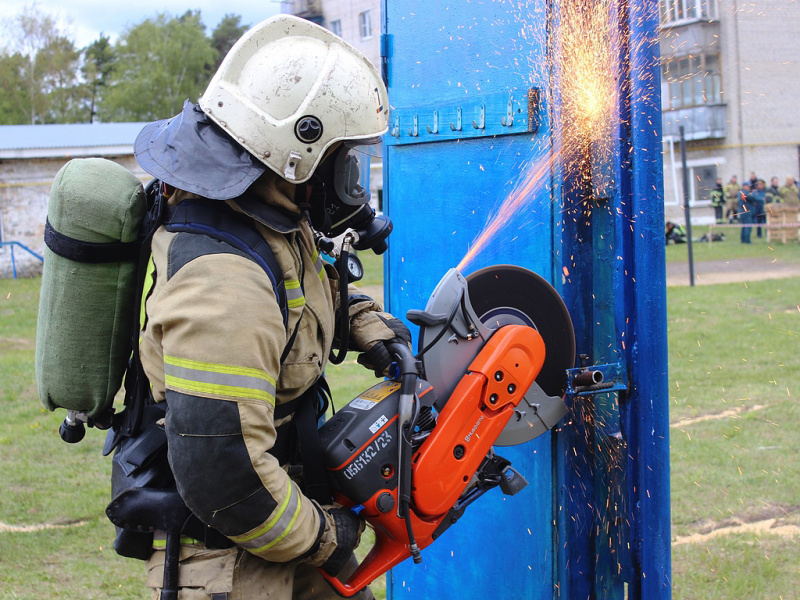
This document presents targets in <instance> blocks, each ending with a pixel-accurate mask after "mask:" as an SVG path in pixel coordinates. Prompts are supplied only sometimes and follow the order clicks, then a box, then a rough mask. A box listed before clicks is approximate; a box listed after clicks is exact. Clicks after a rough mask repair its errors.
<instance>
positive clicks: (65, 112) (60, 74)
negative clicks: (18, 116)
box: [36, 36, 86, 123]
mask: <svg viewBox="0 0 800 600" xmlns="http://www.w3.org/2000/svg"><path fill="white" fill-rule="evenodd" d="M80 56H81V53H80V51H78V50H77V49H76V48H75V44H74V43H73V42H72V40H69V39H67V38H65V37H62V36H58V37H56V38H54V39H52V40H50V41H49V42H48V43H47V45H46V46H45V47H44V48H42V49H41V50H39V52H38V54H37V57H36V62H37V64H38V65H39V66H40V68H41V69H40V73H41V88H40V91H41V92H42V94H43V96H44V98H45V103H44V106H43V107H42V108H43V110H42V115H41V120H42V121H43V122H45V123H75V122H78V121H81V120H82V119H81V117H82V116H83V115H82V114H81V107H82V105H83V104H84V100H85V97H86V90H85V87H84V86H82V85H81V83H80V81H79V80H78V73H79V65H80Z"/></svg>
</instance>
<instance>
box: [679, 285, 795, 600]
mask: <svg viewBox="0 0 800 600" xmlns="http://www.w3.org/2000/svg"><path fill="white" fill-rule="evenodd" d="M667 296H668V327H669V332H668V335H669V344H670V351H669V354H670V409H671V410H670V413H671V414H670V422H671V423H672V427H671V429H670V436H671V441H670V446H671V473H672V475H671V485H672V495H671V498H672V502H671V504H672V523H673V537H674V536H688V535H691V534H698V533H700V534H703V533H707V532H709V531H711V530H713V529H715V528H718V527H723V526H726V525H732V524H733V525H736V524H741V523H752V522H757V521H764V520H767V519H770V518H775V517H777V518H779V519H781V520H787V519H788V520H789V521H791V522H794V523H795V524H796V523H797V522H798V521H800V512H799V511H800V461H798V460H797V458H796V456H797V428H798V425H800V404H798V397H799V396H800V386H798V384H797V381H798V377H797V374H798V372H800V353H798V351H797V350H798V349H800V306H798V301H800V278H793V279H779V280H770V281H760V282H754V283H748V284H744V283H741V284H726V285H715V286H702V287H695V288H690V287H671V288H669V289H668V293H667ZM689 419H694V420H693V421H690V420H689ZM703 419H704V420H703ZM798 537H800V536H798V535H797V534H795V535H794V537H785V536H780V535H776V534H774V533H770V531H769V530H767V531H762V532H755V533H745V532H743V533H732V534H728V535H724V536H720V537H717V538H713V539H709V540H702V541H697V542H694V543H690V544H686V545H679V546H676V547H675V551H674V555H673V581H674V586H675V587H674V595H673V597H674V598H676V599H682V598H685V599H690V598H691V599H694V598H698V597H703V598H720V599H722V598H725V599H728V598H748V599H751V598H759V599H760V598H765V599H766V598H784V599H786V598H796V597H798V596H797V595H794V594H797V592H796V591H795V590H798V589H800V571H799V570H798V565H800V549H798V546H797V543H798ZM700 592H702V593H700Z"/></svg>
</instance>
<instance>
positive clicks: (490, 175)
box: [384, 2, 554, 600]
mask: <svg viewBox="0 0 800 600" xmlns="http://www.w3.org/2000/svg"><path fill="white" fill-rule="evenodd" d="M387 5H388V6H387V8H386V11H385V13H384V14H385V15H386V19H387V23H388V28H387V31H386V33H387V34H388V36H387V37H386V38H385V48H386V53H387V54H388V55H389V57H388V58H389V60H388V83H389V97H390V100H391V103H392V107H393V111H392V116H391V121H390V127H391V129H392V130H393V131H392V132H391V133H392V135H389V136H387V137H386V140H387V141H386V143H387V151H386V152H385V156H384V169H385V173H387V174H388V177H387V178H386V182H385V187H384V207H385V209H386V210H387V211H388V213H389V215H390V216H391V218H392V221H393V223H394V227H395V232H394V233H393V234H392V237H391V240H390V246H389V252H388V256H387V259H386V266H387V268H386V274H387V278H386V298H387V303H388V308H389V310H390V311H391V312H393V313H394V314H396V315H404V314H405V312H406V311H407V310H409V309H411V308H423V307H424V305H425V302H426V301H427V298H428V296H429V295H430V293H431V292H432V291H433V288H434V287H435V285H436V283H437V282H438V281H439V279H440V278H441V277H442V276H443V275H444V273H445V272H446V271H447V270H448V269H449V268H451V267H455V266H457V265H458V264H459V262H460V261H461V259H462V258H463V257H464V256H465V254H466V253H467V251H468V250H469V248H470V245H471V244H472V243H473V241H474V240H475V238H476V237H477V236H478V234H479V233H480V232H481V231H482V230H483V228H484V226H485V225H486V223H487V220H488V219H489V218H490V217H491V216H493V215H494V214H496V212H497V209H498V208H499V206H500V204H501V203H502V201H503V200H504V199H505V198H506V196H508V195H509V194H510V193H511V192H512V190H513V189H514V186H515V184H516V183H517V182H518V180H519V179H520V174H522V173H525V172H526V171H527V169H528V168H529V166H530V165H531V164H534V163H541V162H544V163H545V164H547V162H548V159H549V153H550V142H549V135H548V131H549V129H548V123H547V122H546V119H545V118H544V116H543V115H545V114H546V112H545V111H544V110H543V108H542V107H541V106H540V105H538V104H536V103H535V102H534V100H535V94H536V93H535V92H534V93H533V94H532V101H531V102H529V100H528V98H529V90H530V89H531V88H534V89H537V90H538V89H543V88H544V87H545V85H546V78H545V76H544V73H543V71H540V72H534V73H531V72H530V70H529V68H528V66H527V62H526V63H525V68H524V69H522V68H520V67H519V66H517V65H515V61H517V60H519V56H518V55H517V54H515V52H513V51H512V48H513V47H514V46H515V45H517V46H518V45H519V44H520V41H519V40H517V38H518V37H519V29H518V24H516V23H515V22H514V18H513V17H514V15H513V14H505V13H501V14H498V12H497V11H498V9H502V7H501V6H499V5H497V4H495V3H486V4H473V5H470V10H469V11H464V10H462V9H461V8H459V9H458V10H456V9H455V7H448V6H446V5H444V3H438V2H436V3H434V2H409V3H406V2H404V3H400V2H387ZM541 6H542V7H543V6H544V2H542V3H541ZM503 10H505V9H503ZM523 43H524V44H525V46H526V52H527V53H528V55H529V56H531V57H533V58H535V56H536V55H537V54H538V55H539V56H541V57H543V55H544V48H543V47H541V46H537V45H536V44H535V43H533V42H526V41H524V40H523ZM524 60H525V61H527V56H526V58H525V59H524ZM544 62H545V61H544V60H541V61H538V62H537V64H544ZM529 105H530V106H531V107H532V110H531V117H530V118H529V114H528V113H529ZM459 111H460V113H461V129H460V130H459V129H458V124H459V121H458V119H459ZM451 124H452V127H451ZM533 130H536V131H535V133H534V131H533ZM547 173H548V175H547V177H545V183H547V184H549V183H550V176H549V170H548V171H547ZM549 188H550V186H549V185H548V186H547V189H545V188H544V187H542V188H541V189H539V190H537V191H535V192H533V193H532V194H528V195H527V201H526V202H525V203H524V208H523V209H522V211H521V212H519V214H517V216H516V218H515V219H514V220H513V222H511V223H510V224H509V225H508V226H507V227H505V228H504V229H502V230H501V231H500V232H499V233H498V235H496V236H494V237H493V238H492V239H491V241H490V242H489V243H488V244H487V246H486V248H485V250H484V251H482V252H481V253H480V254H479V255H478V257H477V258H476V259H475V260H474V261H472V262H471V263H469V264H468V265H466V266H465V267H464V268H463V269H462V272H463V273H464V274H468V273H469V272H472V271H474V270H476V269H478V268H481V267H483V266H486V265H490V264H498V263H513V264H516V265H521V266H524V267H527V268H529V269H531V270H533V271H535V272H537V273H539V274H540V275H542V276H543V277H545V278H546V279H548V280H551V281H552V279H553V268H554V267H553V259H552V252H553V222H554V216H553V202H552V196H551V190H550V189H549ZM551 448H552V443H551V438H550V435H545V436H542V437H541V438H539V439H537V440H534V441H532V442H530V443H528V444H525V445H522V446H517V447H514V448H499V449H498V453H499V454H500V455H502V456H504V457H506V458H508V459H509V460H511V461H512V463H513V465H514V467H515V468H517V469H518V470H519V471H520V472H521V473H522V474H523V476H524V477H525V478H526V479H527V480H528V481H529V484H530V485H529V486H528V487H527V488H526V489H525V490H523V491H522V492H521V493H519V494H518V495H516V496H514V497H509V498H506V497H504V496H503V495H502V494H501V492H500V491H499V490H495V491H493V492H491V493H489V494H487V495H486V496H484V497H483V498H481V499H480V500H478V501H477V502H476V503H475V504H473V505H472V506H470V508H469V509H468V510H467V512H466V514H465V516H464V517H463V518H462V519H461V520H460V521H459V522H458V523H457V524H456V525H455V526H454V527H453V528H451V529H450V530H448V531H447V532H446V533H445V534H444V535H443V536H442V537H441V538H439V539H438V540H437V541H436V543H435V544H433V545H432V546H430V547H429V548H427V549H425V550H423V552H422V557H423V562H422V564H420V565H414V564H412V563H411V561H406V562H405V563H403V564H402V565H400V566H398V567H396V568H395V569H394V570H393V572H392V574H391V576H390V577H389V580H388V586H387V589H388V596H389V597H390V598H411V597H414V598H418V597H428V598H456V597H457V598H463V599H465V600H469V599H471V598H475V599H477V598H483V599H485V598H512V597H513V598H525V599H536V600H544V599H549V598H552V596H553V568H554V562H553V554H554V551H553V533H552V529H553V527H552V523H553V514H554V501H553V468H552V464H553V463H552V450H551Z"/></svg>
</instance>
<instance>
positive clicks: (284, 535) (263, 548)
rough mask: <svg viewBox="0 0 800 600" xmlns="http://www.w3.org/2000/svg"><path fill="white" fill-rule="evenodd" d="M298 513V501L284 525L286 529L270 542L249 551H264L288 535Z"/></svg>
mask: <svg viewBox="0 0 800 600" xmlns="http://www.w3.org/2000/svg"><path fill="white" fill-rule="evenodd" d="M299 514H300V502H298V503H297V508H296V509H295V511H294V514H293V515H292V520H291V521H290V522H289V524H288V525H287V526H286V529H284V530H283V533H281V534H280V535H279V536H278V537H276V538H275V539H274V540H272V541H271V542H270V543H268V544H265V545H263V546H261V547H259V548H254V549H253V550H251V552H253V553H258V552H264V551H265V550H269V549H270V548H272V547H273V546H274V545H275V544H277V543H278V542H280V541H281V540H283V538H285V537H286V536H287V535H289V532H290V531H291V530H292V527H294V523H295V521H297V516H298V515H299Z"/></svg>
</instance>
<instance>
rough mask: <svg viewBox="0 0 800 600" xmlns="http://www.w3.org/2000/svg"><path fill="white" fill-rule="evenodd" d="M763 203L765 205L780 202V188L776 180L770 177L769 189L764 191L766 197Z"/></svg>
mask: <svg viewBox="0 0 800 600" xmlns="http://www.w3.org/2000/svg"><path fill="white" fill-rule="evenodd" d="M764 201H765V202H766V203H767V204H772V203H773V202H780V201H781V188H780V187H779V186H778V178H777V177H771V178H770V180H769V187H768V188H767V189H766V197H765V199H764Z"/></svg>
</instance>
